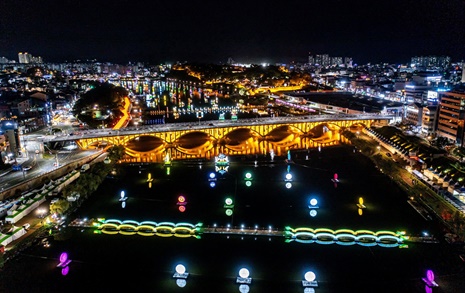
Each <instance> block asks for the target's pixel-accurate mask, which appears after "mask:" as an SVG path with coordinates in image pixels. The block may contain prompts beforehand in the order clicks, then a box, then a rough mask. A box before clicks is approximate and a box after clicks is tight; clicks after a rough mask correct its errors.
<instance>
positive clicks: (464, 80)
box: [462, 62, 465, 83]
mask: <svg viewBox="0 0 465 293" xmlns="http://www.w3.org/2000/svg"><path fill="white" fill-rule="evenodd" d="M462 83H465V62H462Z"/></svg>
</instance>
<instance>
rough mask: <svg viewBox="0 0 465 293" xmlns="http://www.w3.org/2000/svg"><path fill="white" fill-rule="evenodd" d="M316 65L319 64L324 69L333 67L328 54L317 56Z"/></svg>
mask: <svg viewBox="0 0 465 293" xmlns="http://www.w3.org/2000/svg"><path fill="white" fill-rule="evenodd" d="M315 64H318V65H320V66H322V67H326V66H329V65H331V60H330V58H329V55H328V54H322V55H315Z"/></svg>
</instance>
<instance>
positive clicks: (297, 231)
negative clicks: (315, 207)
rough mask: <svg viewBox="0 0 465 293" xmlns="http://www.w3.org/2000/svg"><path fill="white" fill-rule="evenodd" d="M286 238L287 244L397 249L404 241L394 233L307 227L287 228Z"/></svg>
mask: <svg viewBox="0 0 465 293" xmlns="http://www.w3.org/2000/svg"><path fill="white" fill-rule="evenodd" d="M284 236H285V237H286V238H287V239H288V240H287V242H291V241H296V242H299V243H318V244H333V243H336V244H339V245H354V244H358V245H362V246H375V245H379V246H383V247H396V246H399V245H400V244H402V243H403V241H404V239H403V238H402V237H401V236H400V235H398V234H396V233H395V232H392V231H384V230H383V231H378V232H374V231H370V230H357V231H354V230H350V229H339V230H336V231H334V230H331V229H327V228H318V229H312V228H307V227H301V228H291V227H286V228H285V231H284Z"/></svg>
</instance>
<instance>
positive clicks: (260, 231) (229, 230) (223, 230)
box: [69, 218, 439, 243]
mask: <svg viewBox="0 0 465 293" xmlns="http://www.w3.org/2000/svg"><path fill="white" fill-rule="evenodd" d="M95 222H96V220H95V219H79V218H78V219H75V220H73V221H72V222H70V223H69V226H70V227H76V228H94V229H98V226H96V225H95V224H94V223H95ZM200 231H201V232H199V234H217V235H228V236H229V235H243V236H266V237H283V238H285V237H286V231H284V230H279V229H266V228H255V229H254V228H248V227H247V228H238V227H223V226H218V227H203V228H201V229H200ZM403 242H404V243H439V241H438V240H437V239H436V238H434V237H432V236H427V237H420V236H405V237H404V241H403Z"/></svg>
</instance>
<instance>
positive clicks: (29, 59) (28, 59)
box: [18, 52, 43, 64]
mask: <svg viewBox="0 0 465 293" xmlns="http://www.w3.org/2000/svg"><path fill="white" fill-rule="evenodd" d="M18 59H19V63H23V64H28V63H43V60H42V57H40V56H37V57H36V56H32V55H31V54H29V53H28V52H24V53H22V52H19V53H18Z"/></svg>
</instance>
